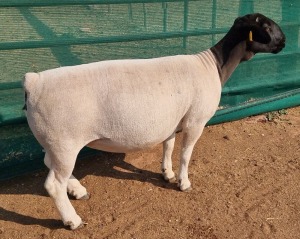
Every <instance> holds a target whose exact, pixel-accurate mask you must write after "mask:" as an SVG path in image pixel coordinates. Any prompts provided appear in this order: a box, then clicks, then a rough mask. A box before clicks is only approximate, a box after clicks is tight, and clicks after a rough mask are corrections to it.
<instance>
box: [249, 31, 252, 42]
mask: <svg viewBox="0 0 300 239" xmlns="http://www.w3.org/2000/svg"><path fill="white" fill-rule="evenodd" d="M249 41H253V38H252V31H250V32H249Z"/></svg>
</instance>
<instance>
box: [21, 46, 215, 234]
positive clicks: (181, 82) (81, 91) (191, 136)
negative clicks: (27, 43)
mask: <svg viewBox="0 0 300 239" xmlns="http://www.w3.org/2000/svg"><path fill="white" fill-rule="evenodd" d="M24 88H25V90H26V93H27V102H26V103H27V119H28V123H29V126H30V128H31V130H32V131H33V133H34V135H35V137H36V138H37V139H38V141H39V142H40V144H41V145H42V146H43V147H44V149H45V151H46V154H45V159H44V161H45V164H46V165H47V167H48V168H49V169H50V172H49V174H48V177H47V180H46V182H45V187H46V189H47V191H48V193H49V194H50V195H51V197H52V198H53V199H54V202H55V204H56V207H57V209H58V211H59V212H60V215H61V217H62V220H63V222H64V224H65V225H68V226H70V227H71V229H76V228H78V227H79V226H80V225H82V220H81V218H80V217H79V216H78V215H77V214H76V211H75V209H74V208H73V206H72V204H71V203H70V200H69V199H68V196H67V191H68V192H69V193H70V194H71V195H73V196H75V197H76V198H77V199H79V198H86V197H87V195H88V194H87V190H86V188H85V187H83V186H82V185H81V184H80V182H79V181H78V180H77V179H76V178H75V177H74V176H73V175H72V171H73V168H74V165H75V160H76V157H77V154H78V152H79V151H80V149H81V148H83V147H84V146H88V147H92V148H96V149H100V150H104V151H110V152H129V151H134V150H139V149H144V148H149V147H152V146H155V145H157V144H159V143H161V142H163V145H164V151H163V160H162V171H163V176H164V178H165V179H166V180H169V181H174V178H175V173H174V172H173V170H172V161H171V155H172V151H173V147H174V141H175V133H176V132H177V131H178V130H182V132H183V141H182V150H181V156H180V157H181V159H180V169H179V175H178V179H179V187H180V189H181V190H183V191H184V190H189V189H190V188H191V183H190V181H189V179H188V164H189V160H190V157H191V154H192V151H193V147H194V145H195V143H196V141H197V140H198V138H199V137H200V135H201V133H202V130H203V128H204V126H205V124H206V123H207V121H208V120H209V119H210V118H211V117H212V116H213V114H214V113H215V111H216V109H217V107H218V104H219V100H220V95H221V82H220V78H219V73H218V69H217V66H216V60H215V58H214V56H213V54H212V52H211V51H210V50H208V51H205V52H202V53H199V54H197V55H186V56H183V55H181V56H169V57H162V58H156V59H149V60H116V61H103V62H97V63H91V64H85V65H79V66H71V67H62V68H57V69H53V70H48V71H43V72H40V73H27V74H26V75H25V80H24Z"/></svg>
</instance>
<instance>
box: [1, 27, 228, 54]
mask: <svg viewBox="0 0 300 239" xmlns="http://www.w3.org/2000/svg"><path fill="white" fill-rule="evenodd" d="M227 31H228V28H218V29H203V30H189V31H174V32H161V33H148V34H143V35H124V36H106V37H88V38H59V37H54V38H53V39H49V40H36V41H23V42H0V50H16V49H31V48H46V47H57V46H68V45H83V44H97V43H116V42H131V41H142V40H158V39H168V38H177V37H190V36H201V35H211V34H222V33H226V32H227Z"/></svg>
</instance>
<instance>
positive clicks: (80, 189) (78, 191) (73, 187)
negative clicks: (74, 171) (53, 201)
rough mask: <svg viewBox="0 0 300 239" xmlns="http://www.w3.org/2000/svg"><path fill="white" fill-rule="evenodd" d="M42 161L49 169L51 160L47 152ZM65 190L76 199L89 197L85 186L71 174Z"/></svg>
mask: <svg viewBox="0 0 300 239" xmlns="http://www.w3.org/2000/svg"><path fill="white" fill-rule="evenodd" d="M44 163H45V165H46V166H47V167H48V168H49V169H51V160H50V157H49V154H48V153H46V154H45V158H44ZM67 191H68V193H69V195H72V196H73V197H75V198H76V199H83V200H87V199H89V197H90V195H89V193H88V192H87V190H86V188H85V187H84V186H82V185H81V184H80V182H79V181H78V180H77V179H76V178H75V177H74V176H73V175H71V176H70V178H69V180H68V185H67Z"/></svg>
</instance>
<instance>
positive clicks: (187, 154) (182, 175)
mask: <svg viewBox="0 0 300 239" xmlns="http://www.w3.org/2000/svg"><path fill="white" fill-rule="evenodd" d="M203 128H204V125H203V126H200V127H199V126H198V125H196V126H189V127H187V128H185V129H183V139H182V145H181V156H180V168H179V176H178V186H179V188H180V190H181V191H184V192H186V191H190V190H192V187H191V182H190V180H189V177H188V166H189V162H190V159H191V155H192V152H193V149H194V146H195V144H196V142H197V140H198V139H199V137H200V136H201V134H202V132H203Z"/></svg>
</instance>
